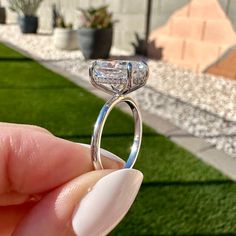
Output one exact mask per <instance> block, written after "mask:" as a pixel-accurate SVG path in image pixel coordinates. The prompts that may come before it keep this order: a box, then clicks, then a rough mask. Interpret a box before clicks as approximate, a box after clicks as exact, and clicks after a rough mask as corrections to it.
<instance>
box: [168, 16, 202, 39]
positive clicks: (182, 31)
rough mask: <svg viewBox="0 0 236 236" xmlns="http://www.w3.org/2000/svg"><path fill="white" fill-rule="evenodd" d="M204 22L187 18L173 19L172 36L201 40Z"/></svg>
mask: <svg viewBox="0 0 236 236" xmlns="http://www.w3.org/2000/svg"><path fill="white" fill-rule="evenodd" d="M203 27H204V21H203V20H201V19H192V18H187V17H174V18H173V19H172V30H171V35H173V36H177V37H180V38H190V39H196V40H201V38H202V32H203Z"/></svg>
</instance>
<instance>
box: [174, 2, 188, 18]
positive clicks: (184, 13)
mask: <svg viewBox="0 0 236 236" xmlns="http://www.w3.org/2000/svg"><path fill="white" fill-rule="evenodd" d="M188 14H189V4H188V5H186V6H184V7H182V8H180V9H178V10H176V11H175V13H174V15H175V16H176V17H177V16H178V17H187V16H188Z"/></svg>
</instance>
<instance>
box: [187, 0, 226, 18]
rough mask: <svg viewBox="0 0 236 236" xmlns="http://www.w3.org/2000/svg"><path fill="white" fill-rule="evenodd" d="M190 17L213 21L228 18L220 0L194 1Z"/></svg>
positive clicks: (191, 4) (191, 5)
mask: <svg viewBox="0 0 236 236" xmlns="http://www.w3.org/2000/svg"><path fill="white" fill-rule="evenodd" d="M189 16H190V17H194V18H201V19H211V20H214V19H215V20H216V19H222V18H226V15H225V12H224V10H223V9H222V7H221V6H220V4H219V2H218V0H207V1H206V0H193V1H192V2H191V3H190V9H189Z"/></svg>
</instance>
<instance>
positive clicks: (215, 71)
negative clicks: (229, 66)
mask: <svg viewBox="0 0 236 236" xmlns="http://www.w3.org/2000/svg"><path fill="white" fill-rule="evenodd" d="M206 73H208V74H212V75H218V76H224V77H226V78H229V79H235V75H236V71H229V70H225V69H221V68H217V67H214V66H213V67H210V68H209V69H208V70H207V71H206Z"/></svg>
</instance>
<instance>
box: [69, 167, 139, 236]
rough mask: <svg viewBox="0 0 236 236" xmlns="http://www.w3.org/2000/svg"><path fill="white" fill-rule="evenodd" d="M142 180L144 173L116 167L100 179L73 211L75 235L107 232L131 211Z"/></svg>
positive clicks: (103, 233) (93, 234)
mask: <svg viewBox="0 0 236 236" xmlns="http://www.w3.org/2000/svg"><path fill="white" fill-rule="evenodd" d="M142 180H143V175H142V173H141V172H140V171H138V170H134V169H121V170H117V171H114V172H112V173H111V174H108V175H106V176H105V177H103V178H102V179H100V180H99V181H98V182H97V183H96V184H95V185H94V186H93V188H92V189H91V190H90V191H89V192H88V193H87V194H86V195H85V196H84V198H83V199H82V200H81V202H80V204H79V205H78V206H77V207H76V209H75V211H74V214H73V218H72V226H73V230H74V232H75V234H76V235H79V236H95V235H96V236H102V235H107V234H108V233H109V232H110V231H111V230H112V229H113V228H114V227H115V226H116V225H117V224H118V223H119V222H120V221H121V219H122V218H123V217H124V216H125V214H126V213H127V212H128V210H129V208H130V207H131V205H132V203H133V201H134V199H135V197H136V195H137V193H138V191H139V188H140V185H141V183H142Z"/></svg>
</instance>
